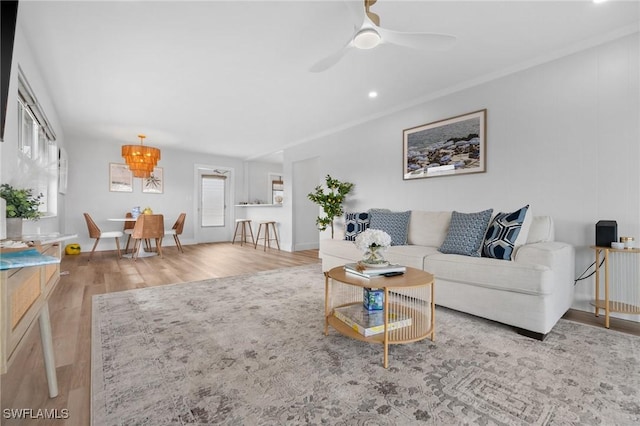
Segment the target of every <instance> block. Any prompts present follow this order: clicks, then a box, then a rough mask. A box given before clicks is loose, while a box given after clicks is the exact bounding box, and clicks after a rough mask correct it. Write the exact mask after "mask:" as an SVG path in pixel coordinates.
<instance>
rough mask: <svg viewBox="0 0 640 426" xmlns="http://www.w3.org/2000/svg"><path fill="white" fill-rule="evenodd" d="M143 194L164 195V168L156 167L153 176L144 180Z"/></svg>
mask: <svg viewBox="0 0 640 426" xmlns="http://www.w3.org/2000/svg"><path fill="white" fill-rule="evenodd" d="M142 192H146V193H147V194H162V193H163V192H164V176H163V171H162V167H154V168H153V172H151V176H149V177H148V178H144V179H142Z"/></svg>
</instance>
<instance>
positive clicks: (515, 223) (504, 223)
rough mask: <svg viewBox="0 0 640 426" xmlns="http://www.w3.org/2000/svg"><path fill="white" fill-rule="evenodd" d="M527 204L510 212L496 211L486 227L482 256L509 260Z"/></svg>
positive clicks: (525, 213) (527, 207) (527, 208)
mask: <svg viewBox="0 0 640 426" xmlns="http://www.w3.org/2000/svg"><path fill="white" fill-rule="evenodd" d="M528 210H529V205H526V206H524V207H523V208H521V209H520V210H516V211H515V212H512V213H502V212H501V213H498V214H497V215H496V217H494V218H493V221H492V222H491V225H489V228H488V229H487V233H486V234H485V236H484V243H483V244H482V256H483V257H492V258H494V259H503V260H511V259H512V256H513V252H514V248H515V244H516V239H517V238H518V235H519V234H520V231H521V230H522V224H523V223H524V219H525V217H526V215H527V211H528Z"/></svg>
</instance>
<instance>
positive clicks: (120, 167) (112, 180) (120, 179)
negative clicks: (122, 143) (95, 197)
mask: <svg viewBox="0 0 640 426" xmlns="http://www.w3.org/2000/svg"><path fill="white" fill-rule="evenodd" d="M109 191H111V192H133V173H132V172H131V170H130V169H129V166H127V165H126V164H119V163H109Z"/></svg>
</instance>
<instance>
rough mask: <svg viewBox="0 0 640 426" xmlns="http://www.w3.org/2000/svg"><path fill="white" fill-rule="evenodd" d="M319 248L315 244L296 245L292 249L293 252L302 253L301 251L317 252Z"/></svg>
mask: <svg viewBox="0 0 640 426" xmlns="http://www.w3.org/2000/svg"><path fill="white" fill-rule="evenodd" d="M319 248H320V244H319V243H317V242H315V243H297V244H295V245H294V247H293V251H303V250H317V249H319Z"/></svg>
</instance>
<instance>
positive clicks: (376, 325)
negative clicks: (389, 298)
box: [333, 304, 411, 337]
mask: <svg viewBox="0 0 640 426" xmlns="http://www.w3.org/2000/svg"><path fill="white" fill-rule="evenodd" d="M333 315H335V317H336V318H338V319H339V320H340V321H342V322H344V323H345V324H347V325H348V326H349V327H351V328H352V329H353V330H355V331H357V332H358V333H360V334H362V335H363V336H365V337H369V336H373V335H376V334H380V333H384V312H383V311H368V310H367V309H366V308H364V307H363V306H362V305H360V304H356V305H349V306H342V307H339V308H335V309H334V310H333ZM410 325H411V317H408V316H406V315H402V314H399V313H394V312H390V313H389V331H391V330H396V329H398V328H402V327H408V326H410Z"/></svg>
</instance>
